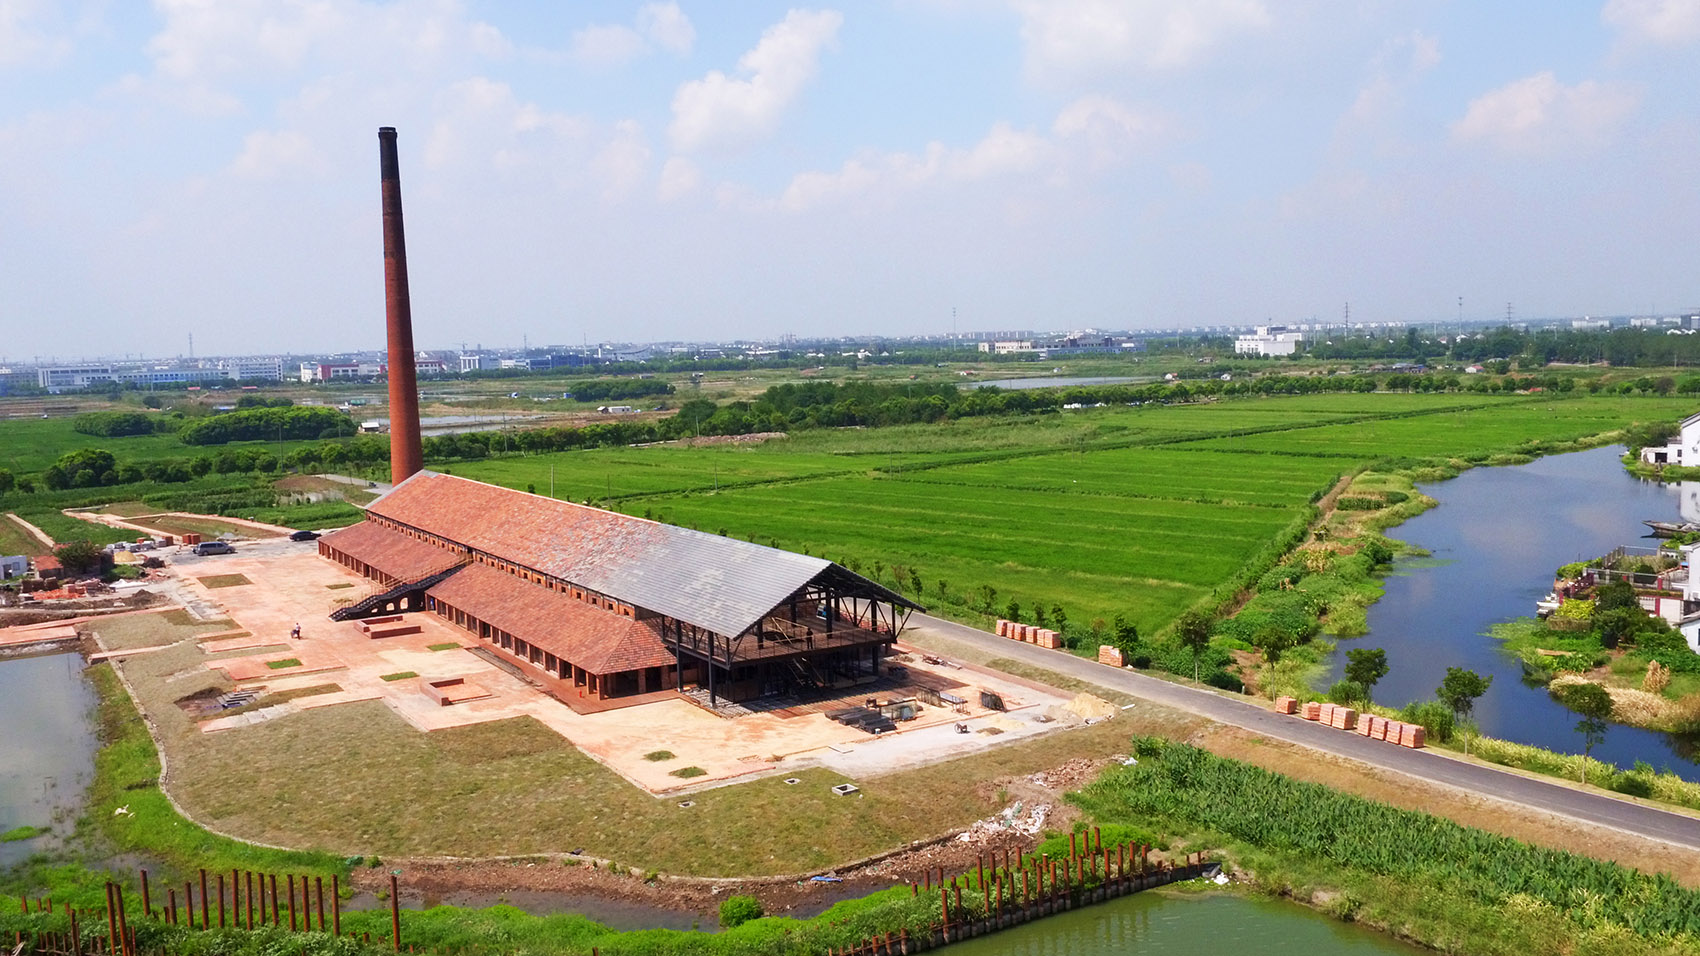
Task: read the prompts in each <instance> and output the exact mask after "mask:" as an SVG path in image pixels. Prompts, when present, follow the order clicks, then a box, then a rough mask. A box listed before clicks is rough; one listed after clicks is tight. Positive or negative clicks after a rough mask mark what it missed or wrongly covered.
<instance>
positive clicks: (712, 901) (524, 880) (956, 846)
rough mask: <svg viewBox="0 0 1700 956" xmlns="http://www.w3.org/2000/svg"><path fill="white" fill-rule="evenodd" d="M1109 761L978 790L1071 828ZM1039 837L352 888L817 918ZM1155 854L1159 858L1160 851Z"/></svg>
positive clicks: (529, 864) (421, 868) (401, 865)
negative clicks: (659, 869)
mask: <svg viewBox="0 0 1700 956" xmlns="http://www.w3.org/2000/svg"><path fill="white" fill-rule="evenodd" d="M1110 760H1111V758H1107V757H1106V758H1103V759H1093V760H1086V759H1079V758H1077V759H1074V760H1070V761H1068V762H1066V763H1064V764H1062V765H1060V766H1058V767H1055V768H1052V769H1050V770H1046V771H1042V772H1040V773H1035V774H1028V775H1024V776H1019V777H1012V778H1005V779H999V780H991V781H985V782H983V783H982V784H981V785H980V786H981V787H982V788H987V789H996V790H999V791H1002V792H1004V793H1006V794H1007V795H1008V799H1010V800H1011V801H1016V800H1019V801H1021V802H1022V803H1023V804H1025V805H1027V806H1044V807H1046V808H1047V809H1049V810H1050V811H1051V812H1050V814H1049V816H1048V820H1047V824H1046V829H1057V828H1061V829H1067V828H1068V827H1069V826H1070V825H1071V822H1072V821H1073V820H1074V819H1075V818H1076V817H1077V816H1078V814H1077V812H1076V811H1075V810H1074V809H1073V808H1072V807H1070V806H1069V805H1068V804H1067V803H1066V802H1065V801H1064V796H1065V794H1067V793H1068V791H1070V790H1074V789H1078V788H1079V787H1081V786H1084V785H1085V784H1086V783H1088V782H1089V781H1091V780H1092V779H1093V778H1095V777H1096V776H1097V775H1098V773H1099V772H1100V771H1101V770H1103V768H1104V767H1105V766H1106V765H1107V764H1108V763H1110ZM982 823H990V821H989V820H988V821H982ZM1039 840H1040V836H1039V835H1037V834H1024V833H1020V832H1016V831H1012V830H1007V829H1003V828H1001V827H998V826H995V825H984V826H982V825H977V826H973V827H969V828H966V829H965V830H961V831H952V832H951V833H949V834H946V835H943V836H941V837H939V838H936V839H933V840H928V841H921V842H920V843H918V844H916V845H912V846H910V847H908V848H904V849H900V850H897V851H895V852H892V853H889V854H882V855H880V856H878V857H876V858H874V859H871V860H866V861H861V862H858V863H854V864H852V865H849V866H846V867H842V868H840V869H838V870H835V871H834V872H833V874H832V875H833V876H835V877H836V878H837V879H838V880H840V881H841V882H836V883H816V882H812V881H810V880H807V879H804V878H803V877H802V876H800V875H795V874H793V875H784V876H775V877H767V878H753V879H698V878H688V877H665V876H664V877H658V878H657V879H655V880H653V881H650V882H646V881H645V880H644V877H643V875H639V874H635V873H630V872H625V871H623V870H622V871H620V872H615V871H611V870H609V869H607V868H605V867H599V866H592V865H590V864H589V862H580V861H578V860H576V859H574V858H573V857H571V856H559V855H556V856H546V857H521V858H513V859H502V860H442V859H394V858H391V859H386V860H385V861H384V864H383V866H382V867H380V868H365V867H359V868H356V869H355V870H354V872H353V874H352V877H351V879H352V882H353V883H354V886H355V889H356V890H359V891H362V892H368V893H374V894H376V893H379V892H387V891H388V888H389V877H390V874H391V872H392V871H397V872H398V873H399V875H398V876H397V881H398V886H399V887H400V890H401V897H402V899H403V900H404V901H412V900H418V899H440V898H443V897H446V896H450V895H454V894H470V895H472V896H486V897H494V896H499V895H501V894H506V893H514V894H532V893H545V894H548V893H559V894H563V895H593V896H596V897H600V898H603V899H610V900H618V901H622V902H630V903H638V904H643V905H646V906H656V907H662V908H666V909H671V910H682V911H697V912H703V913H712V912H713V911H714V909H715V908H716V907H717V906H718V905H719V904H720V901H722V900H724V899H725V898H726V897H727V896H728V895H731V894H733V893H739V894H745V895H749V896H754V897H756V898H757V899H759V900H760V901H761V903H762V908H763V909H764V910H765V911H766V912H768V913H771V914H785V913H791V912H797V911H801V912H813V911H815V910H818V909H820V908H821V907H822V906H823V905H825V904H826V903H828V902H830V901H833V900H837V899H842V898H848V897H853V896H860V895H865V894H867V893H871V892H874V891H876V890H880V889H885V888H886V887H890V886H900V885H904V884H909V883H914V884H921V883H924V882H926V880H927V879H928V877H929V876H931V877H932V878H933V879H934V880H937V879H938V878H939V874H941V873H942V874H943V875H944V876H945V877H946V878H948V877H950V876H954V875H958V874H961V873H965V872H968V871H970V870H973V869H974V868H975V867H976V866H978V865H979V864H980V863H981V862H982V861H989V860H990V859H991V858H992V856H993V855H994V854H996V855H1002V854H1004V853H1010V854H1015V853H1025V852H1029V851H1031V850H1032V849H1033V848H1034V847H1035V846H1036V845H1038V843H1039ZM1155 856H1156V857H1157V858H1159V859H1160V858H1161V857H1162V854H1161V853H1155Z"/></svg>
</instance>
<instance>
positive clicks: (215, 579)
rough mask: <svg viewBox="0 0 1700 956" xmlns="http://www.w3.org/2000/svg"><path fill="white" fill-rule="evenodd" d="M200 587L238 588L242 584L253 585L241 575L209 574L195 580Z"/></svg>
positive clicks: (245, 576)
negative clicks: (199, 583)
mask: <svg viewBox="0 0 1700 956" xmlns="http://www.w3.org/2000/svg"><path fill="white" fill-rule="evenodd" d="M195 580H197V581H199V582H201V584H202V585H204V586H206V587H209V588H238V587H241V586H242V585H244V584H253V583H254V582H252V581H250V580H248V577H247V575H243V574H209V575H207V576H206V577H204V578H196V579H195Z"/></svg>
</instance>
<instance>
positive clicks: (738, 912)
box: [720, 895, 762, 929]
mask: <svg viewBox="0 0 1700 956" xmlns="http://www.w3.org/2000/svg"><path fill="white" fill-rule="evenodd" d="M761 917H762V910H761V901H760V900H758V899H756V898H755V897H753V896H741V895H740V896H728V897H727V898H726V899H725V900H724V901H723V902H721V904H720V926H721V928H722V929H732V928H733V927H737V926H742V925H744V924H745V923H748V922H749V921H750V920H753V919H761Z"/></svg>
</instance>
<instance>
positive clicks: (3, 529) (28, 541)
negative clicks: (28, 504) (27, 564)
mask: <svg viewBox="0 0 1700 956" xmlns="http://www.w3.org/2000/svg"><path fill="white" fill-rule="evenodd" d="M46 550H47V548H46V547H44V546H43V545H42V543H41V542H40V541H37V540H36V538H35V535H33V534H30V533H29V532H28V531H25V530H24V529H23V528H21V527H19V526H18V523H17V522H15V521H13V520H12V519H11V518H9V517H7V516H6V515H4V514H0V554H23V555H33V554H42V553H44V552H45V551H46Z"/></svg>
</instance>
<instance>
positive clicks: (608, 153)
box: [590, 120, 650, 200]
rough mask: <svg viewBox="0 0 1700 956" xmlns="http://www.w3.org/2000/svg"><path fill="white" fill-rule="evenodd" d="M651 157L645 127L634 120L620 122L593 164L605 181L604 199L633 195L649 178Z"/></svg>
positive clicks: (593, 168)
mask: <svg viewBox="0 0 1700 956" xmlns="http://www.w3.org/2000/svg"><path fill="white" fill-rule="evenodd" d="M649 157H650V152H649V144H648V143H647V142H646V141H645V140H644V136H643V128H642V127H641V126H639V125H638V124H637V123H636V122H635V121H633V120H622V121H620V122H619V123H616V124H615V125H614V135H613V138H612V139H610V140H609V141H608V143H607V144H605V145H604V146H603V147H602V149H601V150H600V151H598V152H597V154H596V156H595V158H593V159H592V160H591V163H590V166H591V169H592V170H594V171H595V172H596V174H597V176H598V177H599V178H600V179H601V180H602V186H603V190H602V195H603V198H604V199H610V200H618V199H624V198H625V197H627V196H629V195H631V194H632V192H633V191H634V190H635V189H637V187H638V186H639V185H640V184H642V183H643V182H644V180H646V179H647V178H648V175H649Z"/></svg>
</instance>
